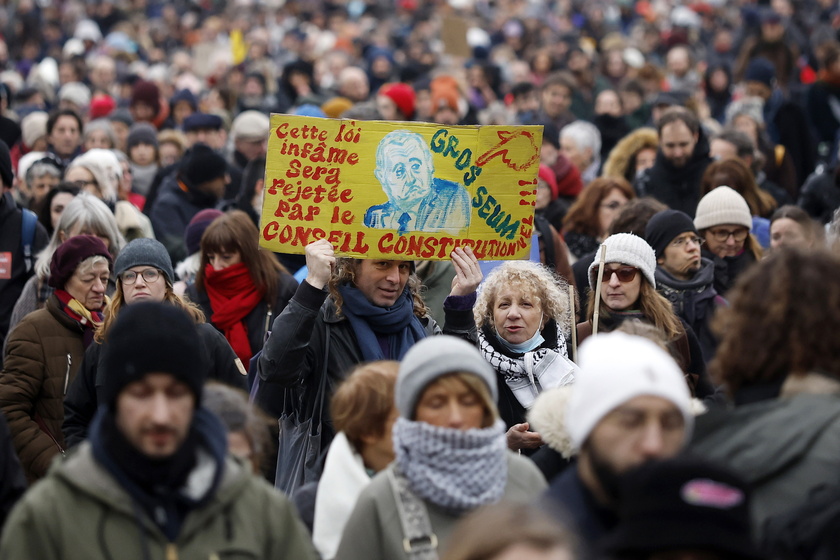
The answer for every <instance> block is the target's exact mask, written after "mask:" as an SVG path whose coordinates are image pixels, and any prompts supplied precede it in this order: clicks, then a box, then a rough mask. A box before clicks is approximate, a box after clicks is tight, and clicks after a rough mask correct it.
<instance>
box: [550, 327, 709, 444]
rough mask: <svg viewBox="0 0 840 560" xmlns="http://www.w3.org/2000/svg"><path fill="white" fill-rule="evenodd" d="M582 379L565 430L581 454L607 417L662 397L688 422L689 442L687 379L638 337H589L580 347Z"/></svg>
mask: <svg viewBox="0 0 840 560" xmlns="http://www.w3.org/2000/svg"><path fill="white" fill-rule="evenodd" d="M579 365H580V374H579V375H578V377H577V379H576V380H575V385H574V387H573V389H572V395H571V397H570V399H569V405H568V408H567V409H566V429H567V430H568V433H569V436H570V437H571V439H572V444H573V445H574V446H575V448H576V449H580V447H581V446H582V445H583V443H584V442H585V441H586V439H587V438H588V437H589V434H590V433H591V432H592V430H594V429H595V426H597V425H598V423H599V422H600V421H601V419H602V418H604V417H605V416H606V415H607V414H609V413H610V412H612V411H613V410H615V409H616V408H617V407H619V406H621V405H622V404H624V403H626V402H627V401H629V400H631V399H634V398H636V397H640V396H648V395H649V396H654V397H661V398H663V399H665V400H667V401H670V402H671V403H673V404H674V406H676V407H677V408H678V409H679V411H680V412H681V413H682V415H683V418H684V419H685V441H688V440H689V439H690V437H691V432H692V428H693V426H694V416H693V414H692V412H691V395H690V394H689V392H688V386H687V385H686V382H685V379H684V378H683V373H682V371H681V370H680V367H679V366H678V365H677V363H676V362H675V361H674V358H672V357H671V356H670V355H669V354H668V352H666V351H665V350H663V349H662V348H660V347H659V346H657V345H656V344H655V343H654V342H652V341H650V340H648V339H646V338H643V337H640V336H633V335H629V334H625V333H622V332H612V333H609V334H599V335H595V336H591V337H589V338H588V339H586V341H585V342H584V343H583V344H582V345H581V347H580V360H579Z"/></svg>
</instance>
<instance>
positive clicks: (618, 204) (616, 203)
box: [601, 200, 624, 210]
mask: <svg viewBox="0 0 840 560" xmlns="http://www.w3.org/2000/svg"><path fill="white" fill-rule="evenodd" d="M622 206H624V203H623V202H619V201H617V200H613V201H612V202H608V203H607V204H602V205H601V208H607V209H609V210H618V209H619V208H621V207H622Z"/></svg>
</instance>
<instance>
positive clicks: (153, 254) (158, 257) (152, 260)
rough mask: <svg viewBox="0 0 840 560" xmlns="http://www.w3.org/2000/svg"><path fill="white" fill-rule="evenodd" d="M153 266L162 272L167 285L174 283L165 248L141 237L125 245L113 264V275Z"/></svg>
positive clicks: (170, 263)
mask: <svg viewBox="0 0 840 560" xmlns="http://www.w3.org/2000/svg"><path fill="white" fill-rule="evenodd" d="M142 265H146V266H153V267H155V268H157V269H159V270H161V271H162V272H163V275H164V276H166V280H167V281H168V282H169V285H170V286H171V285H172V284H174V283H175V272H174V271H173V270H172V260H171V259H170V258H169V253H167V252H166V247H164V246H163V244H162V243H161V242H160V241H157V240H155V239H146V238H144V237H141V238H139V239H134V240H132V241H131V242H129V243H128V245H126V246H125V247H124V248H123V250H122V251H120V254H119V255H117V261H116V262H115V263H114V274H115V275H116V276H117V277H119V276H120V275H121V274H122V273H123V272H125V271H126V270H128V269H129V268H132V267H135V266H142Z"/></svg>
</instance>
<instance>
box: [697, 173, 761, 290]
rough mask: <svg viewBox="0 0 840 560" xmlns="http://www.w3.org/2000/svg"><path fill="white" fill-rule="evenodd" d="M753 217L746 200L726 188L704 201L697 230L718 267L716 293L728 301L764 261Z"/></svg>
mask: <svg viewBox="0 0 840 560" xmlns="http://www.w3.org/2000/svg"><path fill="white" fill-rule="evenodd" d="M752 223H753V220H752V214H751V213H750V207H749V205H748V204H747V201H746V200H744V197H743V196H741V195H740V194H738V193H737V192H736V191H735V190H734V189H731V188H729V187H726V186H722V187H717V188H716V189H714V190H712V191H710V192H709V193H708V194H706V196H704V197H703V198H701V199H700V202H699V203H698V204H697V212H696V213H695V215H694V227H696V228H697V231H699V232H700V237H702V238H703V239H704V240H705V241H706V243H705V244H704V245H703V247H702V254H703V256H704V257H706V258H707V259H710V260H712V261H714V263H715V290H717V293H719V294H721V295H722V296H724V297H726V292H728V291H729V288H730V287H732V285H733V284H734V283H735V279H736V278H738V276H739V275H740V274H741V273H742V272H743V271H744V270H746V269H747V268H749V266H750V265H752V264H753V263H756V262H758V261H760V260H761V257H762V250H761V245H760V244H759V242H758V240H757V239H756V238H755V237H754V236H753V234H751V233H750V228H752Z"/></svg>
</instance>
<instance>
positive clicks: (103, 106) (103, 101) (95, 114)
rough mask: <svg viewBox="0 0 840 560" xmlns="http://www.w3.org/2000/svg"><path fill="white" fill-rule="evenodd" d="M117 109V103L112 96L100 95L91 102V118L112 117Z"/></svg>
mask: <svg viewBox="0 0 840 560" xmlns="http://www.w3.org/2000/svg"><path fill="white" fill-rule="evenodd" d="M116 108H117V102H116V101H114V98H113V97H111V96H110V95H106V94H104V93H98V94H96V95H94V96H93V99H91V100H90V118H91V120H93V119H101V118H103V117H107V116H108V115H110V114H111V113H112V112H113V111H114V109H116Z"/></svg>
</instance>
